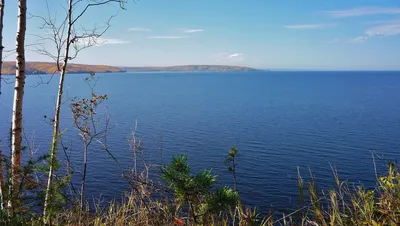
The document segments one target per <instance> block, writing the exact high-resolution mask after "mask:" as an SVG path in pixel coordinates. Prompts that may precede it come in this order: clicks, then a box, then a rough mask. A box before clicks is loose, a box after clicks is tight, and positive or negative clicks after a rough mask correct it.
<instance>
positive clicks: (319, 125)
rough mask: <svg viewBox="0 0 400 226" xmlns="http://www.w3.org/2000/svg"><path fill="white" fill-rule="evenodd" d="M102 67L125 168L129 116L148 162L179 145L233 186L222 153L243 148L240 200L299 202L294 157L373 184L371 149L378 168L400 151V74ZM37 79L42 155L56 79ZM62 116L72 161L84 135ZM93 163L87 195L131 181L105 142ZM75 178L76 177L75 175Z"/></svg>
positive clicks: (28, 127) (108, 192)
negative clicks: (126, 179) (44, 82)
mask: <svg viewBox="0 0 400 226" xmlns="http://www.w3.org/2000/svg"><path fill="white" fill-rule="evenodd" d="M84 76H85V75H70V76H68V78H67V80H66V84H67V85H66V92H65V94H66V96H68V97H74V96H85V95H87V94H88V92H89V90H88V89H87V86H86V84H85V83H84V82H83V80H82V78H83V77H84ZM98 77H99V78H100V80H99V82H98V85H97V92H98V93H102V94H108V96H109V100H108V101H107V105H108V112H109V114H110V115H111V124H112V125H114V128H113V129H112V131H111V133H110V135H109V137H108V144H109V147H110V150H111V151H112V153H113V154H114V155H115V156H116V158H117V159H118V160H119V162H120V164H121V166H122V167H123V168H124V169H126V168H128V167H132V154H131V153H132V152H131V151H130V149H129V145H128V142H127V139H128V137H129V134H130V133H131V131H132V130H133V129H134V127H135V121H136V120H137V122H138V134H139V136H140V137H141V138H142V139H143V144H144V147H145V152H146V154H147V155H148V158H151V160H152V162H154V163H160V162H161V161H163V162H167V161H168V160H169V159H171V157H172V156H173V155H175V154H180V153H186V154H187V155H188V157H189V160H190V164H191V165H192V166H193V170H194V171H197V170H200V169H204V168H213V170H214V173H216V174H219V181H220V182H221V183H228V184H232V177H231V175H230V174H229V173H228V172H227V170H226V167H225V166H224V164H223V161H224V158H225V156H226V154H227V152H228V150H229V147H230V146H231V145H235V146H237V148H238V149H239V150H240V152H239V153H240V154H239V163H238V169H237V171H238V190H239V192H240V195H241V197H242V199H243V201H244V203H246V204H249V205H257V206H259V207H261V208H262V209H267V208H270V207H272V208H273V209H276V210H282V209H287V208H292V207H293V208H295V207H296V204H297V201H296V200H297V199H296V197H297V167H300V170H301V172H302V174H303V176H304V177H305V178H307V175H308V174H309V173H308V167H309V168H310V169H311V170H312V172H313V173H314V174H315V176H316V178H317V182H319V184H320V186H319V187H320V188H325V189H327V188H329V187H331V186H333V176H332V171H331V166H330V165H332V166H335V167H336V168H337V169H338V172H339V176H340V178H341V179H343V180H344V179H347V180H349V181H351V182H356V183H358V182H363V183H366V185H367V186H368V185H371V184H373V180H374V165H373V161H372V155H371V151H374V152H376V153H378V154H380V155H382V156H383V157H382V158H383V160H377V167H378V168H377V170H378V171H379V172H380V173H382V172H384V170H385V166H384V164H385V162H386V160H390V159H400V150H399V147H400V92H399V90H400V73H399V72H248V73H242V72H240V73H239V72H237V73H115V74H99V75H98ZM42 78H43V79H46V78H48V76H42ZM39 80H40V79H39V76H29V77H28V80H27V88H26V92H25V100H24V101H25V105H24V124H25V133H26V136H27V138H28V140H34V141H35V147H36V148H38V151H37V152H38V153H44V152H47V151H48V147H49V140H50V138H51V126H49V125H48V124H46V122H45V121H44V120H43V115H48V116H51V115H52V114H53V108H54V103H55V97H56V91H57V79H56V78H55V79H53V80H52V81H51V82H50V84H48V85H40V86H39V87H33V85H35V84H37V82H38V81H39ZM3 89H4V90H3V94H2V96H1V99H0V112H1V116H0V117H1V118H0V135H1V136H3V137H7V136H8V128H9V125H10V121H11V112H12V105H11V99H12V90H13V87H12V85H3ZM66 100H67V98H66ZM102 110H103V109H100V111H101V112H103V111H102ZM62 118H63V122H62V129H68V131H67V132H66V133H65V134H64V136H63V140H64V143H65V145H67V146H69V150H70V151H71V154H72V156H73V162H72V164H74V165H75V166H79V165H80V162H81V161H82V151H81V150H82V148H81V147H82V144H81V143H80V142H79V137H78V136H77V131H76V130H74V129H73V127H72V118H71V113H70V112H69V109H68V105H67V104H65V105H64V110H63V114H62ZM161 140H162V146H163V148H162V149H163V152H162V155H161V154H160V150H159V149H160V148H159V147H160V141H161ZM6 149H7V145H6V144H3V150H6ZM162 157H163V160H162V159H161V158H162ZM78 168H79V167H78ZM88 171H89V172H88V173H89V181H88V183H87V186H88V193H89V194H90V196H95V197H98V196H100V195H101V196H102V197H103V198H106V199H109V198H114V197H115V198H118V197H121V196H122V194H123V190H124V189H128V186H127V185H126V183H124V181H123V180H122V179H121V177H120V174H121V173H120V171H119V169H118V167H117V166H116V164H115V162H114V161H113V159H112V158H110V156H109V155H107V153H105V152H104V151H100V150H92V151H91V152H90V156H89V168H88ZM154 173H157V170H156V169H154ZM74 177H75V180H76V181H77V180H79V175H77V174H76V175H75V176H74Z"/></svg>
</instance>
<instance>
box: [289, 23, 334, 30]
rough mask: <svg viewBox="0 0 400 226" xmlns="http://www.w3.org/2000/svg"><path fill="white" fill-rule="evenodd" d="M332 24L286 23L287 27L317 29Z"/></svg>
mask: <svg viewBox="0 0 400 226" xmlns="http://www.w3.org/2000/svg"><path fill="white" fill-rule="evenodd" d="M330 26H333V25H332V24H299V25H286V26H284V27H285V28H288V29H318V28H326V27H330Z"/></svg>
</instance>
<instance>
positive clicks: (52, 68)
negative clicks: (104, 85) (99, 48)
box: [2, 62, 123, 75]
mask: <svg viewBox="0 0 400 226" xmlns="http://www.w3.org/2000/svg"><path fill="white" fill-rule="evenodd" d="M25 71H26V74H53V73H54V72H56V71H57V68H56V65H55V63H49V62H27V63H26V68H25ZM2 72H3V74H6V75H7V74H15V62H4V64H3V71H2ZM68 72H69V73H92V72H95V73H105V72H123V70H122V69H120V68H118V67H112V66H106V65H86V64H69V65H68Z"/></svg>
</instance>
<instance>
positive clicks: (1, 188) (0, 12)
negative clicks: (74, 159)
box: [0, 0, 6, 210]
mask: <svg viewBox="0 0 400 226" xmlns="http://www.w3.org/2000/svg"><path fill="white" fill-rule="evenodd" d="M3 16H4V0H0V95H1V74H2V70H1V69H2V67H3V48H4V47H3ZM2 145H3V143H2V140H1V137H0V199H1V200H0V209H2V210H3V209H4V207H5V205H4V203H5V201H6V199H5V192H6V191H5V182H4V174H3V151H2Z"/></svg>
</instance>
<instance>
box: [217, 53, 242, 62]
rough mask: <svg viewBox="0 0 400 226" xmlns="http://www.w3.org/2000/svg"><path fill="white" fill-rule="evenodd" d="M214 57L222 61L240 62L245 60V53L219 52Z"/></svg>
mask: <svg viewBox="0 0 400 226" xmlns="http://www.w3.org/2000/svg"><path fill="white" fill-rule="evenodd" d="M212 58H213V59H215V60H217V61H221V62H238V61H243V60H244V59H245V55H244V54H243V53H217V54H215V55H214V56H212Z"/></svg>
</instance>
